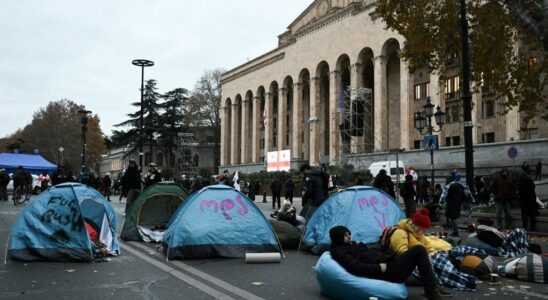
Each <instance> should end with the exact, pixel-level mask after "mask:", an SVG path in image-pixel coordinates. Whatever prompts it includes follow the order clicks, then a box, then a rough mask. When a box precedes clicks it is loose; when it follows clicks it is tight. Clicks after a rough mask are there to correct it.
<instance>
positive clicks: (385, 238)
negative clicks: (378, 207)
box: [379, 225, 400, 250]
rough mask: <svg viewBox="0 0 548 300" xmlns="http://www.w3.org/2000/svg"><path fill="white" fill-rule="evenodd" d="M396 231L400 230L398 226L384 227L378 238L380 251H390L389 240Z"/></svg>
mask: <svg viewBox="0 0 548 300" xmlns="http://www.w3.org/2000/svg"><path fill="white" fill-rule="evenodd" d="M398 229H400V228H399V227H398V225H395V226H386V227H384V229H383V230H382V233H381V236H380V238H379V244H380V246H381V249H383V250H388V249H390V238H392V234H394V232H395V231H396V230H398Z"/></svg>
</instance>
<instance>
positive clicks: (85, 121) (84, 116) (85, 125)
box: [59, 109, 91, 173]
mask: <svg viewBox="0 0 548 300" xmlns="http://www.w3.org/2000/svg"><path fill="white" fill-rule="evenodd" d="M78 113H80V114H82V117H81V118H80V123H81V124H82V172H84V173H85V172H86V147H87V146H86V132H87V131H88V119H89V114H91V111H90V110H85V109H81V110H79V111H78ZM59 150H61V149H59Z"/></svg>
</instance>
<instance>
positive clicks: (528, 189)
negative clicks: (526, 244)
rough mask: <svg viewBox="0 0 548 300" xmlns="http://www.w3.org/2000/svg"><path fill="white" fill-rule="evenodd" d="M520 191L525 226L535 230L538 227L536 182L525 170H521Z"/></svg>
mask: <svg viewBox="0 0 548 300" xmlns="http://www.w3.org/2000/svg"><path fill="white" fill-rule="evenodd" d="M518 191H519V202H520V206H521V220H522V222H523V228H525V229H526V230H530V231H535V230H536V229H537V220H536V216H537V214H538V206H537V194H536V192H535V182H534V181H533V179H531V177H530V176H529V174H528V173H527V172H525V171H524V172H521V174H520V176H519V184H518ZM529 224H531V228H529V227H528V225H529Z"/></svg>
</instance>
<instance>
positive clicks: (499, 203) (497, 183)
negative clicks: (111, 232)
mask: <svg viewBox="0 0 548 300" xmlns="http://www.w3.org/2000/svg"><path fill="white" fill-rule="evenodd" d="M493 193H494V194H495V208H496V214H497V227H498V228H502V215H503V214H504V219H505V221H506V228H507V229H512V215H511V211H510V202H511V201H512V198H513V196H514V184H513V182H512V178H511V177H510V173H509V172H508V170H506V169H502V170H501V171H500V173H499V174H498V176H497V177H495V180H494V182H493Z"/></svg>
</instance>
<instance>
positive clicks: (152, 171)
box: [145, 163, 162, 189]
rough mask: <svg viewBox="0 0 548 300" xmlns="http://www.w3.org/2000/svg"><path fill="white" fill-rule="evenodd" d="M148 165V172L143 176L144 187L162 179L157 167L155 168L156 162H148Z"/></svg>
mask: <svg viewBox="0 0 548 300" xmlns="http://www.w3.org/2000/svg"><path fill="white" fill-rule="evenodd" d="M148 167H149V169H148V173H147V176H146V177H145V189H146V188H147V187H149V186H151V185H153V184H155V183H157V182H160V181H162V175H161V174H160V172H158V169H156V164H155V163H150V164H149V165H148Z"/></svg>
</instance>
